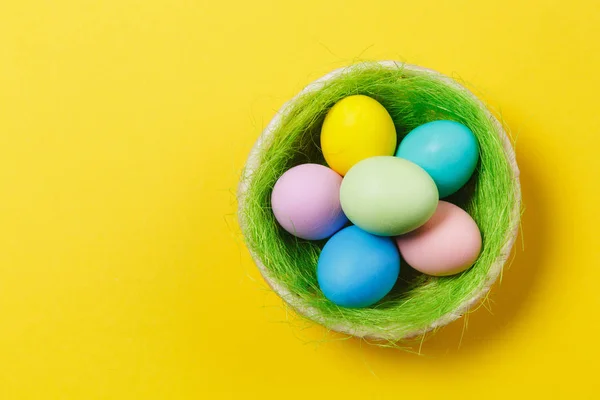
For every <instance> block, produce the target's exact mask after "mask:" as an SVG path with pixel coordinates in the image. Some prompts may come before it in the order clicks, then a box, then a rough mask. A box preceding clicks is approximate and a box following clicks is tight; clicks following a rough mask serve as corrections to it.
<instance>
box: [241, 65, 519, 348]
mask: <svg viewBox="0 0 600 400" xmlns="http://www.w3.org/2000/svg"><path fill="white" fill-rule="evenodd" d="M378 64H379V65H380V66H381V67H384V68H400V67H401V68H403V70H404V71H406V72H407V73H410V74H428V75H430V76H433V77H435V78H436V79H439V80H440V82H443V83H444V84H446V85H449V86H453V87H455V88H458V89H460V90H463V91H465V92H466V93H468V94H469V95H470V96H472V98H473V99H474V100H476V102H477V103H478V104H480V105H481V106H482V107H483V108H484V109H485V111H486V113H487V116H488V118H489V119H490V120H491V121H492V122H493V126H494V129H495V133H496V134H497V135H498V137H499V138H500V139H501V142H502V144H503V149H504V153H505V155H506V159H507V160H508V162H509V164H510V167H511V169H512V173H513V174H514V177H513V178H514V193H515V201H514V202H513V206H512V209H511V210H510V224H511V232H510V237H509V238H507V240H506V242H505V244H504V247H503V248H502V251H501V253H500V254H499V255H498V256H497V258H496V259H495V261H494V262H493V263H492V265H491V266H490V269H489V272H488V273H487V276H486V279H485V281H484V283H483V284H482V285H481V286H480V287H479V288H478V290H475V291H473V292H472V293H471V296H470V297H469V298H467V299H466V300H464V301H463V302H462V304H460V305H459V306H458V307H456V308H455V309H454V310H453V311H452V312H449V313H446V314H445V315H442V316H441V317H439V318H437V319H436V320H435V321H433V322H432V323H431V324H429V325H428V326H426V327H424V328H421V329H417V330H413V331H409V332H406V331H404V332H403V333H402V334H398V333H397V332H396V331H395V330H394V329H390V330H386V331H381V329H372V328H371V327H369V326H359V327H357V326H356V324H355V325H354V326H351V325H349V324H345V323H343V322H342V323H335V324H332V323H330V322H329V321H328V320H326V319H324V318H323V316H322V315H321V313H320V311H319V310H318V309H316V308H314V307H311V306H310V305H308V304H306V302H305V301H303V300H302V299H301V298H300V297H299V296H297V295H295V293H292V292H291V291H290V290H289V288H288V287H286V285H285V284H283V283H281V282H280V281H278V280H276V279H274V278H273V277H272V276H271V274H270V273H269V271H268V270H267V269H266V268H265V266H264V264H263V261H262V260H261V258H260V257H259V256H258V255H257V254H254V253H252V252H251V255H252V258H253V259H254V262H255V263H256V265H257V267H258V268H259V270H260V272H261V274H262V275H263V277H264V279H265V280H266V282H267V283H268V284H269V286H270V287H271V288H272V289H273V290H274V291H275V292H276V293H277V294H278V295H279V296H280V297H281V298H282V299H283V300H284V301H285V302H286V303H287V304H289V305H290V306H291V307H292V308H293V309H294V310H296V312H298V313H299V314H301V315H303V316H305V317H307V318H309V319H310V320H312V321H315V322H317V323H319V324H322V325H324V326H325V327H326V328H328V329H330V330H332V331H337V332H341V333H345V334H348V335H352V336H356V337H361V338H365V339H369V340H375V341H378V340H383V341H385V342H390V341H399V340H402V339H407V338H411V337H415V336H420V335H423V334H425V333H426V332H428V331H431V330H434V329H436V328H439V327H441V326H444V325H446V324H448V323H450V322H452V321H454V320H456V319H457V318H459V317H461V316H462V315H464V314H465V313H466V312H467V311H468V310H469V309H470V308H471V307H473V306H474V305H476V304H477V303H478V302H479V301H480V300H481V299H482V298H483V297H484V296H485V295H486V293H487V292H488V291H489V289H490V287H491V285H492V284H493V283H494V282H495V281H496V279H497V278H498V276H499V274H500V272H501V271H502V268H503V266H504V265H505V263H506V261H507V259H508V257H509V255H510V253H511V249H512V246H513V244H514V241H515V239H516V237H517V234H518V228H519V221H520V214H521V189H520V182H519V168H518V166H517V162H516V159H515V152H514V149H513V147H512V143H511V140H510V138H509V136H508V135H507V133H506V132H505V130H504V128H503V126H502V124H501V123H500V122H499V121H498V120H497V119H496V118H495V117H494V115H493V114H492V113H491V112H490V111H489V110H488V109H487V108H485V106H484V105H483V103H481V101H480V100H478V99H477V98H476V96H474V95H473V94H472V93H471V92H470V91H468V89H466V88H465V87H463V86H462V85H460V84H459V83H457V82H456V81H454V80H453V79H451V78H449V77H447V76H445V75H442V74H440V73H438V72H436V71H433V70H430V69H426V68H423V67H419V66H415V65H409V64H403V63H399V62H396V61H380V62H378ZM371 65H372V63H371ZM362 67H363V64H360V63H359V64H355V65H352V66H350V67H343V68H340V69H337V70H334V71H333V72H331V73H329V74H327V75H325V76H323V77H321V78H320V79H317V80H315V81H314V82H312V83H310V84H309V85H308V86H307V87H306V88H304V89H303V90H302V91H301V92H300V93H299V94H298V95H297V96H295V97H294V98H292V99H291V100H290V101H289V102H287V103H286V104H284V105H283V106H282V107H281V109H280V110H279V111H278V112H277V114H276V115H275V116H274V117H273V119H272V120H271V122H270V123H269V124H268V126H267V127H266V129H265V130H264V132H263V133H262V135H261V136H260V137H259V138H258V140H257V141H256V143H255V145H254V147H253V148H252V150H251V152H250V155H249V157H248V160H247V162H246V166H245V169H244V173H243V176H242V177H241V180H240V184H239V188H238V210H239V211H241V210H243V208H244V204H245V201H246V196H245V195H246V192H247V188H248V186H249V183H250V182H251V180H252V174H253V172H254V170H255V169H256V168H257V167H258V165H259V162H260V159H261V158H260V154H261V152H262V151H263V147H264V146H268V144H269V139H270V138H271V137H272V135H273V132H274V131H275V130H276V128H277V127H278V126H279V125H280V124H281V123H282V120H283V117H284V116H285V115H286V110H288V109H289V107H291V105H293V104H294V102H295V101H296V100H297V99H298V98H299V97H300V96H302V95H303V94H306V93H309V92H314V91H318V90H320V89H321V88H322V87H323V85H324V84H325V83H326V82H327V81H329V80H331V79H334V78H336V77H338V76H339V75H340V74H342V73H344V72H345V71H348V70H349V69H352V68H362ZM238 218H239V222H240V226H241V228H242V232H244V229H245V226H246V221H245V218H246V216H245V215H244V214H243V212H239V213H238Z"/></svg>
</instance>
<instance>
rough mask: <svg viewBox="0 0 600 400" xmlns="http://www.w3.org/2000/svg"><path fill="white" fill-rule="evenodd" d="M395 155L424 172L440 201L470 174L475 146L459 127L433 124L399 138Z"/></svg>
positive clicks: (476, 154)
mask: <svg viewBox="0 0 600 400" xmlns="http://www.w3.org/2000/svg"><path fill="white" fill-rule="evenodd" d="M396 156H397V157H401V158H405V159H407V160H409V161H412V162H414V163H415V164H417V165H418V166H420V167H421V168H423V169H424V170H425V171H427V173H428V174H429V175H431V177H432V178H433V180H434V182H435V184H436V185H437V188H438V192H439V194H440V198H443V197H447V196H450V195H451V194H453V193H455V192H456V191H457V190H458V189H460V188H461V187H462V186H463V185H464V184H465V183H467V181H468V180H469V178H470V177H471V175H473V172H474V171H475V168H476V167H477V160H478V159H479V145H478V144H477V139H476V138H475V135H473V132H471V130H470V129H469V128H467V127H466V126H464V125H463V124H459V123H458V122H454V121H433V122H428V123H426V124H424V125H421V126H418V127H416V128H415V129H413V130H412V131H410V132H409V133H408V135H406V136H405V137H404V139H402V142H401V143H400V146H399V147H398V151H397V152H396Z"/></svg>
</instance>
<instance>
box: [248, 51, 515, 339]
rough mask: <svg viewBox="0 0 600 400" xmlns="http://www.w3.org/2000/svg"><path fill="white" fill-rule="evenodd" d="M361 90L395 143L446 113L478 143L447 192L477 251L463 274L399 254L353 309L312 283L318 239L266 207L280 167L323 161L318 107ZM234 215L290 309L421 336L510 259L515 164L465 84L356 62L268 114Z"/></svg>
mask: <svg viewBox="0 0 600 400" xmlns="http://www.w3.org/2000/svg"><path fill="white" fill-rule="evenodd" d="M356 94H363V95H366V96H370V97H372V98H374V99H376V100H377V101H379V102H380V103H381V104H382V105H383V106H384V107H385V108H386V109H387V110H388V112H389V113H390V115H391V117H392V119H393V120H394V124H395V125H396V131H397V134H398V143H399V142H400V140H402V138H403V137H404V135H406V134H407V133H408V132H409V131H410V130H411V129H413V128H415V127H417V126H419V125H421V124H424V123H426V122H429V121H434V120H440V119H448V120H454V121H457V122H460V123H462V124H465V125H466V126H468V127H469V128H470V129H471V130H472V131H473V133H474V134H475V136H476V137H477V140H478V142H479V147H480V161H479V165H478V167H477V171H476V172H475V174H474V175H473V177H472V178H471V180H470V181H469V182H468V183H467V185H465V187H463V188H462V189H461V190H460V191H459V192H458V193H457V194H455V195H453V196H452V197H451V198H449V199H447V200H449V201H451V202H453V203H455V204H457V205H459V206H461V207H462V208H464V209H465V210H466V211H467V212H468V213H469V214H470V215H471V216H472V217H473V218H474V220H475V221H476V222H477V225H478V226H479V229H480V231H481V234H482V238H483V247H482V251H481V255H480V256H479V258H478V260H477V262H476V263H475V264H474V265H473V267H471V268H470V269H468V270H467V271H465V272H463V273H461V274H458V275H454V276H450V277H432V276H425V275H422V274H419V273H417V272H416V271H414V270H412V269H411V268H410V267H408V265H407V264H406V263H404V261H403V262H402V264H401V268H400V270H401V273H400V278H399V279H398V282H397V284H396V286H395V287H394V289H393V290H392V291H391V292H390V293H389V294H388V295H387V296H386V297H385V298H384V299H382V300H381V301H380V302H378V303H377V304H375V305H373V306H371V307H368V308H362V309H350V308H343V307H338V306H337V305H335V304H333V303H332V302H330V301H329V300H327V299H326V298H325V297H324V296H323V294H322V293H321V291H320V290H319V286H318V283H317V275H316V267H317V261H318V257H319V253H320V251H321V248H322V247H323V245H324V243H325V241H321V242H310V241H306V240H302V239H298V238H296V237H294V236H292V235H290V234H289V233H287V232H286V231H285V230H283V229H282V228H281V227H280V226H279V225H278V224H277V221H276V220H275V217H274V215H273V212H272V211H271V204H270V199H271V191H272V189H273V186H274V185H275V182H276V181H277V179H278V178H279V177H280V176H281V175H282V174H283V173H284V172H285V171H286V170H288V169H289V168H291V167H293V166H295V165H298V164H302V163H307V162H313V163H321V164H324V160H323V156H322V154H321V149H320V148H319V142H320V140H319V135H320V131H321V124H322V122H323V119H324V118H325V115H326V114H327V111H328V110H329V109H330V108H331V107H332V106H333V105H334V104H335V103H336V102H337V101H339V100H341V99H342V98H344V97H346V96H350V95H356ZM238 204H239V208H238V218H239V222H240V226H241V228H242V232H243V235H244V239H245V241H246V244H247V246H248V249H249V250H250V253H251V255H252V257H253V259H254V261H255V263H256V265H257V266H258V268H259V269H260V272H261V273H262V275H263V277H264V278H265V280H266V281H267V282H268V284H269V285H270V286H271V288H272V289H273V290H274V291H275V292H276V293H277V294H278V295H279V296H280V297H281V298H282V299H283V300H285V301H286V302H287V303H288V304H289V305H290V306H291V307H292V308H293V309H295V310H296V311H297V312H298V313H299V314H301V315H303V316H305V317H307V318H309V319H311V320H313V321H315V322H317V323H319V324H322V325H323V326H325V327H326V328H328V329H330V330H333V331H337V332H342V333H346V334H349V335H353V336H357V337H362V338H366V339H370V340H374V341H385V342H396V341H400V340H402V339H407V338H411V337H414V336H419V335H422V334H425V333H426V332H428V331H430V330H434V329H436V328H438V327H441V326H444V325H446V324H448V323H450V322H452V321H454V320H455V319H457V318H459V317H460V316H462V315H463V314H464V313H465V312H467V311H468V310H469V308H470V307H472V306H473V305H475V304H477V303H478V301H479V300H480V299H481V298H482V297H483V296H485V295H486V293H487V292H488V291H489V288H490V286H491V285H492V284H493V283H494V281H495V280H496V278H497V277H498V275H499V274H500V272H501V271H502V268H503V266H504V264H505V262H506V260H507V258H508V257H509V254H510V252H511V248H512V245H513V243H514V240H515V238H516V236H517V233H518V227H519V220H520V214H521V190H520V184H519V170H518V167H517V163H516V160H515V154H514V150H513V148H512V145H511V141H510V139H509V137H508V136H507V134H506V132H505V130H504V129H503V127H502V125H501V124H500V123H499V122H498V120H497V119H496V118H495V117H494V116H493V115H492V114H491V113H490V112H489V111H488V110H487V108H486V107H485V106H484V105H483V104H482V103H481V102H480V101H479V100H478V99H477V98H476V97H475V96H474V95H473V94H472V93H471V92H469V91H468V90H467V89H465V88H464V87H463V86H461V85H460V84H458V83H457V82H455V81H454V80H452V79H450V78H448V77H446V76H444V75H441V74H439V73H437V72H435V71H431V70H428V69H424V68H421V67H417V66H413V65H408V64H402V63H398V62H394V61H381V62H367V63H359V64H355V65H352V66H349V67H345V68H341V69H338V70H335V71H333V72H331V73H330V74H328V75H326V76H324V77H322V78H320V79H318V80H316V81H314V82H313V83H311V84H310V85H308V86H307V87H306V88H305V89H304V90H303V91H301V92H300V93H299V94H298V95H297V96H295V97H294V98H293V99H292V100H290V101H289V102H288V103H286V104H285V105H284V106H283V107H282V108H281V109H280V110H279V111H278V112H277V114H276V115H275V117H274V118H273V120H272V121H271V122H270V123H269V125H268V126H267V128H266V129H265V130H264V132H263V133H262V135H261V136H260V138H259V139H258V141H257V142H256V144H255V145H254V148H253V149H252V151H251V153H250V156H249V157H248V161H247V163H246V167H245V169H244V172H243V174H242V177H241V181H240V185H239V190H238Z"/></svg>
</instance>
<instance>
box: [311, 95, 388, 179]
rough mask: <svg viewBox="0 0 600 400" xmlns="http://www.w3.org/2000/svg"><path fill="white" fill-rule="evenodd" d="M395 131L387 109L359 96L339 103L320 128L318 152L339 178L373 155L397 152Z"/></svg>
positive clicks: (346, 98)
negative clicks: (321, 152)
mask: <svg viewBox="0 0 600 400" xmlns="http://www.w3.org/2000/svg"><path fill="white" fill-rule="evenodd" d="M396 140H397V139H396V128H395V127H394V121H392V117H390V114H388V112H387V110H386V109H385V108H384V107H383V106H382V105H381V104H379V102H377V101H376V100H374V99H372V98H370V97H367V96H362V95H356V96H349V97H345V98H344V99H342V100H340V101H338V102H337V103H336V104H335V105H334V106H333V107H332V108H331V109H330V110H329V112H328V113H327V116H326V117H325V121H324V122H323V126H322V128H321V150H322V151H323V156H324V157H325V161H327V164H328V165H329V166H330V167H331V168H332V169H333V170H334V171H336V172H337V173H339V174H340V175H342V176H343V175H345V174H346V172H348V170H349V169H350V168H351V167H352V166H353V165H354V164H356V163H357V162H359V161H360V160H363V159H365V158H368V157H372V156H391V155H393V154H394V151H395V150H396Z"/></svg>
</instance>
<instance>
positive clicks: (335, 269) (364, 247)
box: [317, 226, 400, 308]
mask: <svg viewBox="0 0 600 400" xmlns="http://www.w3.org/2000/svg"><path fill="white" fill-rule="evenodd" d="M399 273H400V253H399V252H398V248H397V247H396V244H395V242H394V241H393V240H392V238H389V237H381V236H375V235H371V234H370V233H368V232H365V231H363V230H362V229H360V228H359V227H357V226H349V227H347V228H344V229H342V230H341V231H339V232H337V233H336V234H335V235H333V236H332V237H331V238H330V239H329V240H328V241H327V243H325V246H324V247H323V250H321V254H320V256H319V262H318V264H317V281H318V282H319V287H320V288H321V291H322V292H323V294H324V295H325V297H327V298H328V299H329V300H331V301H332V302H334V303H335V304H337V305H339V306H342V307H349V308H361V307H368V306H370V305H373V304H375V303H377V302H378V301H379V300H381V299H382V298H383V297H384V296H385V295H386V294H388V293H389V291H390V290H392V288H393V287H394V284H395V283H396V280H397V279H398V274H399Z"/></svg>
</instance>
